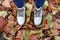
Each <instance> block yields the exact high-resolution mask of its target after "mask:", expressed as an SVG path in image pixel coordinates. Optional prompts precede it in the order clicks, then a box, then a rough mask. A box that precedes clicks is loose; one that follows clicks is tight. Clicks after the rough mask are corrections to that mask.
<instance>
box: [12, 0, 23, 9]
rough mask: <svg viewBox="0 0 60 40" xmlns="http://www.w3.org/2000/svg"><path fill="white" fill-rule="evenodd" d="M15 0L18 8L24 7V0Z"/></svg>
mask: <svg viewBox="0 0 60 40" xmlns="http://www.w3.org/2000/svg"><path fill="white" fill-rule="evenodd" d="M13 2H14V3H15V5H16V6H17V7H18V8H22V7H23V6H24V0H13Z"/></svg>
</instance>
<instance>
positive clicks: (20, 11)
mask: <svg viewBox="0 0 60 40" xmlns="http://www.w3.org/2000/svg"><path fill="white" fill-rule="evenodd" d="M23 10H24V9H22V10H18V16H19V17H24V15H23V14H24V13H23Z"/></svg>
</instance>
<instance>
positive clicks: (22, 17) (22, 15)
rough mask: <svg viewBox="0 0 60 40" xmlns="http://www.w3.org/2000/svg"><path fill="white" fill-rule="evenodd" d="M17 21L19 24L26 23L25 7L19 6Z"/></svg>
mask: <svg viewBox="0 0 60 40" xmlns="http://www.w3.org/2000/svg"><path fill="white" fill-rule="evenodd" d="M17 21H18V24H19V25H24V22H25V7H22V8H18V11H17Z"/></svg>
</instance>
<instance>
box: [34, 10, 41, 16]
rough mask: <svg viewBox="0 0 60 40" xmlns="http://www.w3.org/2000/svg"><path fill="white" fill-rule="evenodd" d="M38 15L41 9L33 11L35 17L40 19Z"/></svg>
mask: <svg viewBox="0 0 60 40" xmlns="http://www.w3.org/2000/svg"><path fill="white" fill-rule="evenodd" d="M40 13H41V9H39V10H37V9H35V14H34V15H35V17H41V15H40Z"/></svg>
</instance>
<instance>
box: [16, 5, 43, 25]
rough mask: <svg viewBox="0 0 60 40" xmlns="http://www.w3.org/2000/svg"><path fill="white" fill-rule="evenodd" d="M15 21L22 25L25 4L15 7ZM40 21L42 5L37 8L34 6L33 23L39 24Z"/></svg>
mask: <svg viewBox="0 0 60 40" xmlns="http://www.w3.org/2000/svg"><path fill="white" fill-rule="evenodd" d="M17 9H18V12H17V21H18V24H19V25H24V23H25V6H23V7H22V8H17ZM41 22H42V7H40V8H39V9H38V8H37V7H34V24H35V25H36V26H38V25H40V24H41Z"/></svg>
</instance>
